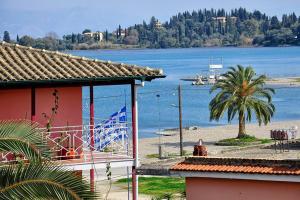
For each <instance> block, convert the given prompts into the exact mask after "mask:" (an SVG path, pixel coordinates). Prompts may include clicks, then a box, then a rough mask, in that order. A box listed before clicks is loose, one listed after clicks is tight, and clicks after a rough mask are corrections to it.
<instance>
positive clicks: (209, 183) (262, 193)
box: [186, 178, 300, 200]
mask: <svg viewBox="0 0 300 200" xmlns="http://www.w3.org/2000/svg"><path fill="white" fill-rule="evenodd" d="M186 194H187V199H188V200H269V199H271V200H296V199H297V200H299V199H300V183H289V182H271V181H255V180H237V179H232V180H229V179H213V178H211V179H210V178H186Z"/></svg>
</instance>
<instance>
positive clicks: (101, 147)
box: [0, 123, 132, 162]
mask: <svg viewBox="0 0 300 200" xmlns="http://www.w3.org/2000/svg"><path fill="white" fill-rule="evenodd" d="M41 130H42V133H43V138H44V139H45V140H46V141H47V143H48V145H49V147H50V157H51V159H52V160H71V159H72V160H73V159H80V160H82V161H90V160H92V159H95V158H98V159H101V158H105V159H107V158H110V157H111V158H122V157H124V158H131V157H132V156H131V153H130V152H131V151H130V149H131V148H130V147H129V146H130V143H129V138H130V137H131V134H130V133H131V131H130V130H131V129H130V126H129V125H128V123H112V124H110V125H107V124H99V125H95V126H94V127H92V126H90V125H78V126H64V127H52V128H51V129H50V131H49V130H46V129H44V128H42V129H41ZM92 133H93V134H94V144H91V139H90V138H91V137H90V136H91V134H92ZM0 156H1V161H2V162H7V161H14V160H17V159H26V158H24V157H22V156H16V155H12V154H11V153H9V152H5V153H2V154H1V155H0Z"/></svg>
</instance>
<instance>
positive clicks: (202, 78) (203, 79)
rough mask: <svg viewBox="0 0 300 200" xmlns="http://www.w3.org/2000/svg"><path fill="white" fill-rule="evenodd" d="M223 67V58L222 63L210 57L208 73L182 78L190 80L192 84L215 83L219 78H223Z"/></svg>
mask: <svg viewBox="0 0 300 200" xmlns="http://www.w3.org/2000/svg"><path fill="white" fill-rule="evenodd" d="M222 69H223V58H221V62H220V64H214V63H213V59H210V61H209V65H208V73H207V74H205V75H202V74H197V75H196V76H194V77H186V78H181V79H180V80H182V81H190V82H192V85H213V84H215V83H216V81H217V80H219V79H222V76H221V70H222Z"/></svg>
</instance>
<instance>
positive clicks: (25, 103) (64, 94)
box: [0, 87, 82, 127]
mask: <svg viewBox="0 0 300 200" xmlns="http://www.w3.org/2000/svg"><path fill="white" fill-rule="evenodd" d="M54 89H56V90H57V91H58V97H59V108H58V110H57V114H56V115H55V116H54V118H53V119H54V120H53V123H52V126H66V125H67V124H68V125H80V124H82V89H81V87H60V88H37V89H36V100H35V102H36V121H37V122H38V123H40V124H41V127H45V125H46V123H47V119H46V118H45V117H43V115H42V113H46V114H47V115H48V116H50V115H51V108H52V107H53V106H54V96H53V92H54ZM13 119H27V120H30V119H31V89H9V90H5V89H2V90H0V120H13Z"/></svg>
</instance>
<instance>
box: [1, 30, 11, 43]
mask: <svg viewBox="0 0 300 200" xmlns="http://www.w3.org/2000/svg"><path fill="white" fill-rule="evenodd" d="M3 41H4V42H10V36H9V32H8V31H4V34H3Z"/></svg>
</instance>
